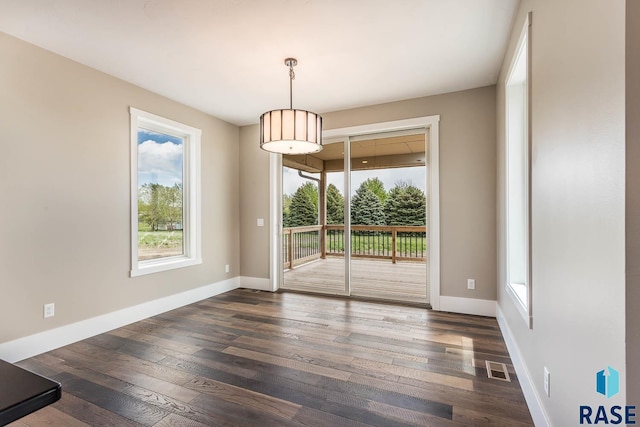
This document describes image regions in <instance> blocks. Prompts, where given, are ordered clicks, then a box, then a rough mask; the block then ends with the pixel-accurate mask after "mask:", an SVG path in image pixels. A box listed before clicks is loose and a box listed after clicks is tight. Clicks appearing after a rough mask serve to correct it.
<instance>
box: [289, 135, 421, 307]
mask: <svg viewBox="0 0 640 427" xmlns="http://www.w3.org/2000/svg"><path fill="white" fill-rule="evenodd" d="M425 147H426V140H425V132H424V130H421V131H420V130H418V131H416V130H414V131H409V132H400V133H397V132H396V133H393V134H389V133H386V134H378V135H367V136H357V137H345V138H343V139H340V140H338V141H336V142H330V143H325V145H324V148H323V150H322V151H321V152H319V153H314V154H312V155H301V156H289V155H284V156H283V158H282V167H283V169H282V197H283V199H282V259H283V281H282V287H283V288H284V289H292V290H298V291H309V292H317V293H328V294H337V295H354V296H361V297H368V298H380V299H387V300H401V301H411V302H427V301H428V297H427V296H428V292H427V288H428V286H427V259H428V246H427V241H428V235H427V227H426V223H427V205H428V194H427V164H428V158H427V156H426V152H427V151H426V150H425ZM345 159H347V160H346V161H345Z"/></svg>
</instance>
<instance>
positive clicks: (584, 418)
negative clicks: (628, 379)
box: [580, 366, 636, 425]
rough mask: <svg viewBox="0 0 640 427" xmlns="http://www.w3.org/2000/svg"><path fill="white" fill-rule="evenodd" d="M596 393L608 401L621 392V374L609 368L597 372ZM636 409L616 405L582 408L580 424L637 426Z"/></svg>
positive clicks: (584, 406) (585, 406)
mask: <svg viewBox="0 0 640 427" xmlns="http://www.w3.org/2000/svg"><path fill="white" fill-rule="evenodd" d="M596 392H597V393H599V394H601V395H603V396H606V397H607V399H609V398H611V397H613V396H615V395H616V394H618V393H619V392H620V373H619V372H618V371H616V370H615V369H613V368H612V367H611V366H607V369H603V370H601V371H598V372H596ZM635 418H636V407H635V406H631V405H627V406H625V407H622V406H619V405H615V406H610V407H606V406H603V405H600V406H598V407H596V408H594V407H592V406H590V405H581V406H580V424H622V423H623V422H624V423H625V424H626V425H635V424H636V420H635Z"/></svg>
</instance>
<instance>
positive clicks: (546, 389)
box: [544, 366, 551, 396]
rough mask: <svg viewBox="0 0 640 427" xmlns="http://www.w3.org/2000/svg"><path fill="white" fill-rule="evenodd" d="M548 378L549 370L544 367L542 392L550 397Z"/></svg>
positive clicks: (549, 375)
mask: <svg viewBox="0 0 640 427" xmlns="http://www.w3.org/2000/svg"><path fill="white" fill-rule="evenodd" d="M550 377H551V374H549V370H548V369H547V367H546V366H545V367H544V392H545V394H546V395H547V396H551V394H550V393H549V381H550Z"/></svg>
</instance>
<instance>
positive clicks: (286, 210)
mask: <svg viewBox="0 0 640 427" xmlns="http://www.w3.org/2000/svg"><path fill="white" fill-rule="evenodd" d="M290 217H291V195H290V194H283V195H282V226H283V227H291V225H290V222H291V219H290Z"/></svg>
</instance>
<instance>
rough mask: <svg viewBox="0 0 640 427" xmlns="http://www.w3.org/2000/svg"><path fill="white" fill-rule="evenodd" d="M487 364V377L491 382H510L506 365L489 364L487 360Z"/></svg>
mask: <svg viewBox="0 0 640 427" xmlns="http://www.w3.org/2000/svg"><path fill="white" fill-rule="evenodd" d="M486 363H487V376H488V377H489V378H491V379H492V380H500V381H508V382H511V378H510V377H509V371H508V370H507V365H505V364H504V363H498V362H491V361H489V360H487V361H486Z"/></svg>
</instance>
